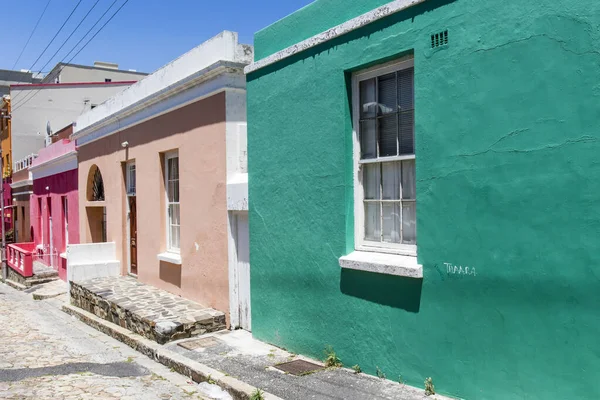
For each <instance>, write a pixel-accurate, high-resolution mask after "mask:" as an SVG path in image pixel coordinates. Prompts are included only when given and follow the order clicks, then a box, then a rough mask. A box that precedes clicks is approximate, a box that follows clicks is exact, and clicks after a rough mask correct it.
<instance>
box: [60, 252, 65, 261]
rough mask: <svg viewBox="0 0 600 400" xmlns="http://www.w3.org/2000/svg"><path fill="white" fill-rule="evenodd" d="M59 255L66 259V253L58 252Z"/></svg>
mask: <svg viewBox="0 0 600 400" xmlns="http://www.w3.org/2000/svg"><path fill="white" fill-rule="evenodd" d="M59 255H60V258H64V259H65V260H66V259H67V253H66V252H64V253H60V254H59Z"/></svg>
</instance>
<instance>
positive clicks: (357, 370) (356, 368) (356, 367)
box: [352, 364, 362, 374]
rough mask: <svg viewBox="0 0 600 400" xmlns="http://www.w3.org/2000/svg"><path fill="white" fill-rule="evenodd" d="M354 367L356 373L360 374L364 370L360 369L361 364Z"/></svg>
mask: <svg viewBox="0 0 600 400" xmlns="http://www.w3.org/2000/svg"><path fill="white" fill-rule="evenodd" d="M352 369H353V370H354V373H355V374H360V373H361V372H362V369H360V365H358V364H356V365H355V366H354V367H352Z"/></svg>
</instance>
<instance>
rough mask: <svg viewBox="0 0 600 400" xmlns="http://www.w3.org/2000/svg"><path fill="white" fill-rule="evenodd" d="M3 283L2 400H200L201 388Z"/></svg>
mask: <svg viewBox="0 0 600 400" xmlns="http://www.w3.org/2000/svg"><path fill="white" fill-rule="evenodd" d="M65 301H66V296H65V295H62V296H59V297H57V298H52V299H49V300H43V301H35V300H33V298H32V295H31V294H28V293H23V292H19V291H16V290H14V289H12V288H10V287H9V286H7V285H4V284H2V283H0V326H1V327H2V334H0V398H1V399H14V400H16V399H19V400H21V399H32V400H33V399H35V400H46V399H48V400H50V399H53V400H54V399H73V400H75V399H77V400H79V399H94V400H102V399H121V400H137V399H140V400H162V399H182V400H183V399H186V400H187V399H201V398H202V397H201V396H200V395H199V393H198V392H197V385H196V384H194V383H191V382H190V381H189V380H188V379H186V378H185V377H183V376H181V375H179V374H176V373H174V372H171V371H170V370H169V369H168V368H166V367H164V366H163V365H160V364H158V363H156V362H155V361H153V360H150V359H149V358H147V357H145V356H143V355H141V354H139V353H137V352H136V351H134V350H133V349H131V348H129V347H128V346H126V345H124V344H122V343H120V342H118V341H116V340H114V339H112V338H110V337H108V336H106V335H103V334H101V333H99V332H98V331H96V330H94V329H92V328H90V327H88V326H87V325H85V324H83V323H81V322H80V321H78V320H77V319H75V318H72V317H70V316H68V315H67V314H65V313H63V312H62V311H61V310H60V307H61V306H62V304H63V303H64V302H65Z"/></svg>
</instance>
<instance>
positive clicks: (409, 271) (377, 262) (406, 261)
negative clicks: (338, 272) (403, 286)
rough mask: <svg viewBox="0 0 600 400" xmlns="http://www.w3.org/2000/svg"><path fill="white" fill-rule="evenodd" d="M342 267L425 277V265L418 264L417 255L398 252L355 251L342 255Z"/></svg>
mask: <svg viewBox="0 0 600 400" xmlns="http://www.w3.org/2000/svg"><path fill="white" fill-rule="evenodd" d="M340 267H342V268H346V269H354V270H358V271H367V272H374V273H377V274H387V275H396V276H404V277H407V278H417V279H422V278H423V266H422V265H419V264H417V257H413V256H401V255H398V254H385V253H374V252H368V251H354V252H352V253H350V254H348V255H347V256H343V257H340Z"/></svg>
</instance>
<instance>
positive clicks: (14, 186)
mask: <svg viewBox="0 0 600 400" xmlns="http://www.w3.org/2000/svg"><path fill="white" fill-rule="evenodd" d="M29 175H30V176H31V174H29ZM31 185H33V179H25V180H22V181H16V182H13V183H11V184H10V188H11V189H18V188H22V187H26V186H31Z"/></svg>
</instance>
